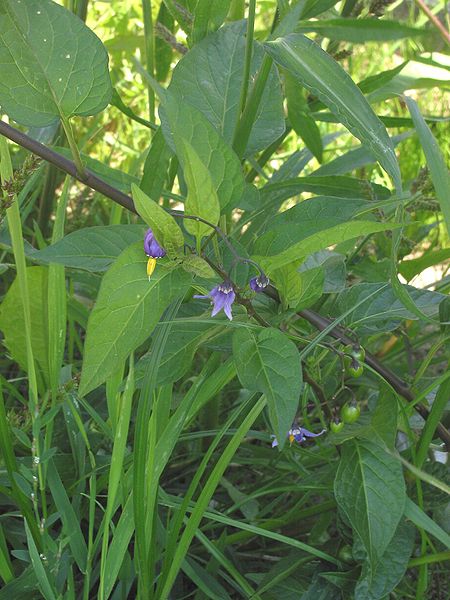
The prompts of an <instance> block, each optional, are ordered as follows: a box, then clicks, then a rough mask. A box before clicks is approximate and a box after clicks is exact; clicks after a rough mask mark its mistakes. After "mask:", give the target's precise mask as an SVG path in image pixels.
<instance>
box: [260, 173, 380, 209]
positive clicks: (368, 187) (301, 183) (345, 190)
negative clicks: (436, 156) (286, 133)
mask: <svg viewBox="0 0 450 600" xmlns="http://www.w3.org/2000/svg"><path fill="white" fill-rule="evenodd" d="M260 192H261V195H262V201H263V203H264V204H266V202H267V203H268V202H271V203H274V204H275V203H276V205H280V204H281V202H283V201H284V200H287V199H288V198H293V197H295V196H297V195H299V194H301V193H302V192H310V193H312V194H315V195H317V196H336V197H338V198H361V199H369V198H372V197H375V198H376V199H379V200H381V199H386V198H389V196H390V192H389V190H388V189H386V188H385V187H383V186H382V185H378V184H376V183H375V184H374V183H371V182H368V181H365V180H363V179H356V178H355V177H347V176H345V175H333V176H327V175H325V176H320V175H311V176H308V175H307V176H305V177H296V178H294V179H285V180H284V181H280V182H276V183H267V184H266V185H265V186H264V187H262V188H261V190H260ZM363 206H364V204H363V203H361V207H363Z"/></svg>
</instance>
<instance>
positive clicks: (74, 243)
mask: <svg viewBox="0 0 450 600" xmlns="http://www.w3.org/2000/svg"><path fill="white" fill-rule="evenodd" d="M145 231H146V230H145V226H143V225H108V226H98V227H85V228H84V229H78V230H77V231H73V232H72V233H69V234H68V235H66V236H65V237H64V238H63V239H62V240H60V241H59V242H56V244H52V245H51V246H47V247H46V248H43V249H42V250H38V251H35V252H33V253H32V254H31V255H30V258H31V259H32V260H34V261H36V262H38V263H45V264H47V263H59V264H62V265H65V266H66V267H72V268H74V269H84V270H85V271H94V272H96V271H106V269H107V268H108V267H109V266H110V264H111V263H112V262H113V261H114V260H115V259H116V258H117V257H118V256H119V254H120V253H121V252H122V251H123V250H125V248H128V246H130V244H133V243H134V242H138V241H139V240H142V242H143V240H144V235H145Z"/></svg>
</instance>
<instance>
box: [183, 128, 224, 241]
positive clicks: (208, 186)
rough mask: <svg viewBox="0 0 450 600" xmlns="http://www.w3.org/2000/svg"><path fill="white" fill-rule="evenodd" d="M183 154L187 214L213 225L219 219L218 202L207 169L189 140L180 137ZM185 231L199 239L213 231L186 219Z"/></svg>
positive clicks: (204, 225)
mask: <svg viewBox="0 0 450 600" xmlns="http://www.w3.org/2000/svg"><path fill="white" fill-rule="evenodd" d="M179 143H180V144H181V147H182V148H183V155H184V161H183V162H184V168H183V173H184V178H185V180H186V183H187V187H188V195H187V198H186V201H185V203H184V211H185V213H186V214H187V215H193V216H196V217H201V218H202V219H205V220H206V221H209V222H210V223H212V224H213V225H217V224H218V222H219V219H220V204H219V199H218V197H217V193H216V190H215V188H214V185H213V182H212V179H211V175H210V174H209V171H208V169H207V168H206V167H205V165H204V164H203V163H202V161H201V160H200V158H199V156H198V154H197V153H196V151H195V150H194V148H193V147H192V146H191V144H190V143H189V142H187V141H186V140H184V139H180V140H179ZM184 226H185V228H186V231H188V232H189V233H191V234H192V235H194V236H195V237H196V238H198V239H201V238H202V237H205V236H207V235H209V234H210V233H212V232H213V230H212V229H211V227H209V226H208V225H206V224H205V223H201V222H200V221H194V220H190V219H186V220H185V222H184Z"/></svg>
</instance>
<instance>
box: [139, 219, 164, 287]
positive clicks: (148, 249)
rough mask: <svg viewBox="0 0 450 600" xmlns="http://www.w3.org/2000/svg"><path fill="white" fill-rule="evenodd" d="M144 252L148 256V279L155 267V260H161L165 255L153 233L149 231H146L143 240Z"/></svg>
mask: <svg viewBox="0 0 450 600" xmlns="http://www.w3.org/2000/svg"><path fill="white" fill-rule="evenodd" d="M144 252H145V254H146V255H147V256H148V261H147V275H148V278H149V279H150V277H151V275H152V273H153V271H154V270H155V267H156V259H157V258H162V257H163V256H165V255H166V251H165V250H164V248H162V247H161V246H160V245H159V244H158V242H157V241H156V239H155V236H154V235H153V231H152V230H151V229H148V230H147V233H146V234H145V238H144Z"/></svg>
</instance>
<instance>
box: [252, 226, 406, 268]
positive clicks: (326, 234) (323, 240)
mask: <svg viewBox="0 0 450 600" xmlns="http://www.w3.org/2000/svg"><path fill="white" fill-rule="evenodd" d="M397 227H400V225H398V224H393V223H377V222H376V221H351V222H349V223H341V224H339V225H335V226H334V227H330V228H329V229H324V230H323V231H319V232H317V233H315V234H313V235H310V236H309V237H306V238H303V239H302V240H300V241H297V240H298V237H299V235H301V234H300V232H299V230H298V227H297V226H296V225H294V224H288V225H282V226H280V227H278V228H277V229H276V230H275V229H274V230H272V231H270V232H269V233H268V234H265V235H264V236H263V238H261V241H260V243H259V244H258V245H257V247H258V250H259V249H260V247H261V245H262V243H263V242H264V243H266V244H267V252H269V253H270V252H277V251H278V250H279V249H281V248H285V250H282V251H281V252H277V253H276V254H274V255H269V256H266V255H255V256H254V257H253V258H254V260H256V262H260V263H261V264H262V265H263V266H264V267H265V268H266V270H267V271H269V272H271V271H272V270H273V269H279V268H280V267H282V266H283V265H286V264H288V263H290V262H292V261H293V260H299V259H301V258H304V257H306V256H308V255H309V254H313V253H314V252H317V251H318V250H323V249H324V248H328V247H329V246H332V245H333V244H340V243H341V242H346V241H347V240H352V239H354V238H357V237H360V236H363V235H369V234H371V233H377V232H380V231H387V230H390V229H395V228H397ZM262 240H263V241H262ZM255 251H256V248H255Z"/></svg>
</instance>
